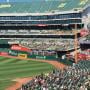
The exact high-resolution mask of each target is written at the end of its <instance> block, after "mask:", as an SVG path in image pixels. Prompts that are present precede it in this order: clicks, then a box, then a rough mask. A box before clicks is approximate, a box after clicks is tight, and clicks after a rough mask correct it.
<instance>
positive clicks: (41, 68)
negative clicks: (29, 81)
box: [0, 56, 54, 90]
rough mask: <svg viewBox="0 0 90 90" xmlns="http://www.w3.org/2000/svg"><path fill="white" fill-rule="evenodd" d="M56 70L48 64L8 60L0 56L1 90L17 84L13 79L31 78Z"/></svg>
mask: <svg viewBox="0 0 90 90" xmlns="http://www.w3.org/2000/svg"><path fill="white" fill-rule="evenodd" d="M53 69H54V67H53V66H52V65H50V64H48V63H44V62H38V61H32V60H29V61H28V60H20V59H15V58H6V57H1V56H0V90H5V88H7V87H8V86H10V85H12V84H13V83H15V82H12V80H13V79H16V78H23V77H31V76H35V75H38V74H40V73H47V72H50V71H52V70H53Z"/></svg>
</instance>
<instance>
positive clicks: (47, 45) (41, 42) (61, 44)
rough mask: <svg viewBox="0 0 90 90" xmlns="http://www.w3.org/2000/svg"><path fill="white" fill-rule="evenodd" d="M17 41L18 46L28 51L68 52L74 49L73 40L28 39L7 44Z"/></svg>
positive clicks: (13, 40)
mask: <svg viewBox="0 0 90 90" xmlns="http://www.w3.org/2000/svg"><path fill="white" fill-rule="evenodd" d="M15 41H19V44H20V45H22V46H25V47H28V48H30V49H38V50H61V51H65V50H70V49H73V48H74V40H73V39H57V38H56V39H51V38H43V39H42V38H38V39H37V38H29V39H16V40H15V39H12V40H9V42H15Z"/></svg>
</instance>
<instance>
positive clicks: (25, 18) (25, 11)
mask: <svg viewBox="0 0 90 90" xmlns="http://www.w3.org/2000/svg"><path fill="white" fill-rule="evenodd" d="M89 4H90V1H89V0H75V1H74V0H64V1H62V0H50V1H49V0H38V1H34V0H33V1H31V2H26V3H25V2H21V3H19V2H8V3H1V4H0V29H1V30H2V29H10V30H11V29H31V30H32V29H35V30H36V29H39V30H42V29H44V30H45V29H48V30H50V29H51V30H52V29H59V30H72V29H75V24H77V29H81V28H82V27H83V26H84V22H85V21H83V17H84V16H85V17H86V16H87V15H88V14H86V13H88V11H89V9H90V6H89ZM3 26H4V27H3ZM14 27H15V28H14ZM43 27H44V28H43Z"/></svg>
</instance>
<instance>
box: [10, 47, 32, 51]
mask: <svg viewBox="0 0 90 90" xmlns="http://www.w3.org/2000/svg"><path fill="white" fill-rule="evenodd" d="M11 50H18V51H26V52H30V51H31V50H30V49H28V48H26V47H22V46H19V45H12V46H11Z"/></svg>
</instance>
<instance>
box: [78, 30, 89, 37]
mask: <svg viewBox="0 0 90 90" xmlns="http://www.w3.org/2000/svg"><path fill="white" fill-rule="evenodd" d="M88 34H89V32H88V30H85V29H83V30H81V32H80V35H81V36H86V35H88Z"/></svg>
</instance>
